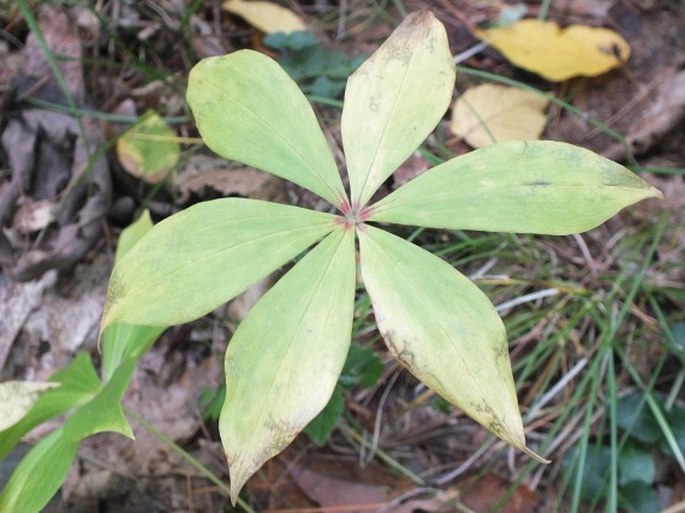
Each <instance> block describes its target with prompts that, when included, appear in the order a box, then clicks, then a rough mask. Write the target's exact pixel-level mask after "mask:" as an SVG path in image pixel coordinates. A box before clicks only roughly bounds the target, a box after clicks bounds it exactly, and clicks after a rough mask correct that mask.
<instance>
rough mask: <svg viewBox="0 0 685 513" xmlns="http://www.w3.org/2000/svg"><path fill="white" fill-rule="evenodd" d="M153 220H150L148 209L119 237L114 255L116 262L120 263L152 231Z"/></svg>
mask: <svg viewBox="0 0 685 513" xmlns="http://www.w3.org/2000/svg"><path fill="white" fill-rule="evenodd" d="M152 226H153V225H152V219H151V218H150V211H149V210H148V209H145V210H143V212H142V213H141V214H140V216H138V219H136V220H135V221H134V222H132V223H131V224H130V225H128V226H127V227H126V228H124V230H123V231H122V232H121V235H119V240H118V241H117V250H116V252H115V253H114V262H115V263H117V262H119V261H120V260H121V259H122V258H124V255H125V254H126V253H128V252H129V251H130V249H131V248H132V247H133V246H135V245H136V243H137V242H138V241H139V240H140V239H142V238H143V236H144V235H145V234H146V233H147V232H149V231H150V230H152Z"/></svg>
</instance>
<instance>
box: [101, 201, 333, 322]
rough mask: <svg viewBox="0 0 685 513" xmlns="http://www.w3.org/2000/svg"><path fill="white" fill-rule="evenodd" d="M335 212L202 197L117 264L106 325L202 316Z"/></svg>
mask: <svg viewBox="0 0 685 513" xmlns="http://www.w3.org/2000/svg"><path fill="white" fill-rule="evenodd" d="M335 219H336V218H335V216H333V215H331V214H325V213H322V212H315V211H313V210H306V209H303V208H298V207H292V206H287V205H279V204H276V203H269V202H264V201H258V200H251V199H243V198H223V199H218V200H212V201H207V202H204V203H198V204H197V205H193V206H192V207H190V208H188V209H186V210H184V211H182V212H179V213H178V214H175V215H173V216H171V217H169V218H167V219H165V220H163V221H161V222H160V223H158V224H157V225H155V226H154V227H153V228H152V230H150V231H149V232H148V234H147V235H145V237H143V239H141V240H140V241H139V242H138V243H137V244H136V245H135V246H134V247H133V248H132V249H131V250H130V251H129V252H128V253H127V254H126V256H125V257H124V258H123V259H122V260H121V262H119V263H117V264H116V266H115V267H114V270H113V271H112V276H111V278H110V282H109V290H108V294H107V302H106V304H105V311H104V314H103V321H102V329H103V330H104V328H105V327H107V326H109V325H110V324H113V323H118V322H122V323H127V324H140V325H146V326H170V325H172V324H179V323H182V322H187V321H191V320H193V319H196V318H198V317H200V316H202V315H204V314H206V313H208V312H211V311H212V310H213V309H215V308H217V307H218V306H220V305H221V304H222V303H224V302H225V301H228V300H229V299H231V298H233V297H235V296H236V295H238V294H240V293H241V292H243V291H244V290H246V289H247V288H248V287H249V286H250V285H252V284H253V283H256V282H257V281H259V280H260V279H261V278H263V277H265V276H267V275H268V274H269V273H270V272H272V271H273V270H275V269H277V268H278V267H279V266H281V265H283V264H284V263H286V262H288V261H289V260H290V259H292V258H294V257H295V256H297V255H298V254H299V253H301V252H302V251H304V250H305V249H307V248H308V247H309V246H311V245H312V244H313V243H314V242H316V241H317V240H319V239H320V238H322V237H323V236H324V235H326V234H327V233H328V232H330V231H331V230H332V229H333V228H334V226H335Z"/></svg>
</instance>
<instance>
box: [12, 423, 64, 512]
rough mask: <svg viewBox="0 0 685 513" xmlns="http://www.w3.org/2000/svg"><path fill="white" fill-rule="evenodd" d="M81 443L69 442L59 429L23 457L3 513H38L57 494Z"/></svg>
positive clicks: (16, 470)
mask: <svg viewBox="0 0 685 513" xmlns="http://www.w3.org/2000/svg"><path fill="white" fill-rule="evenodd" d="M76 449H78V442H70V441H68V440H66V439H65V438H64V436H63V433H62V428H59V429H57V430H55V431H53V432H52V433H50V434H49V435H48V436H47V437H45V438H43V439H42V440H41V441H40V442H38V443H37V444H36V445H35V446H34V447H33V448H32V449H31V450H30V451H29V453H28V454H27V455H26V456H24V458H22V460H21V462H19V465H18V466H17V468H16V469H15V470H14V472H13V473H12V477H10V480H9V481H8V482H7V485H6V486H5V488H3V490H2V494H0V511H1V512H2V513H38V512H39V511H42V509H43V508H44V507H45V505H46V504H47V503H48V502H49V501H50V499H51V498H52V496H53V495H55V493H57V490H59V487H60V486H61V485H62V483H63V482H64V479H65V478H66V476H67V472H69V468H70V467H71V462H72V461H73V459H74V457H75V456H76Z"/></svg>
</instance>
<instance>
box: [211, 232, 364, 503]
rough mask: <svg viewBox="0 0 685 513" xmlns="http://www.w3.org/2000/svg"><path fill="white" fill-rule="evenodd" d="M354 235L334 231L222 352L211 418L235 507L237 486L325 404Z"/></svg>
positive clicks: (337, 353) (343, 327) (343, 339)
mask: <svg viewBox="0 0 685 513" xmlns="http://www.w3.org/2000/svg"><path fill="white" fill-rule="evenodd" d="M354 290H355V255H354V234H353V232H352V230H344V229H342V228H341V229H339V230H336V231H335V232H333V233H331V234H330V235H328V237H326V238H325V239H324V240H323V241H322V242H321V243H320V244H319V245H318V246H316V248H314V249H313V250H312V251H311V252H310V253H308V254H307V255H306V256H305V257H304V258H302V260H300V261H299V262H298V263H297V264H296V265H295V267H293V268H292V269H291V270H290V271H289V272H288V273H287V274H286V275H285V276H283V278H281V279H280V280H279V281H278V282H277V283H276V285H274V286H273V287H272V288H271V289H270V290H269V291H268V292H267V293H266V294H265V295H264V296H263V297H262V299H261V300H260V301H259V302H258V303H257V304H256V305H255V306H254V307H253V308H252V310H251V311H250V313H249V314H248V316H247V317H246V318H245V319H244V320H243V322H242V323H241V324H240V326H239V327H238V329H237V330H236V332H235V334H234V335H233V338H232V339H231V342H230V344H229V345H228V350H227V352H226V402H225V403H224V407H223V409H222V411H221V417H220V419H219V431H220V433H221V440H222V442H223V445H224V450H225V451H226V456H227V458H228V463H229V469H230V475H231V498H232V500H233V502H234V503H235V501H236V498H237V497H238V493H239V492H240V489H241V488H242V486H243V484H245V481H247V479H249V477H250V476H251V475H252V474H254V473H255V472H256V471H257V469H259V467H260V466H261V465H262V464H263V463H264V462H265V461H267V460H268V459H269V458H271V457H273V456H274V455H276V454H278V453H279V452H280V451H281V450H282V449H284V448H285V447H286V446H287V445H288V444H289V443H290V442H291V441H292V440H293V439H294V438H295V436H296V435H297V434H298V433H299V432H300V431H302V429H304V428H305V426H306V425H307V424H308V423H309V422H310V421H311V420H312V419H313V418H314V417H316V416H317V415H318V413H319V412H320V411H321V410H322V409H323V408H324V406H326V403H327V402H328V400H329V399H330V397H331V394H332V393H333V389H334V388H335V385H336V383H337V380H338V376H339V375H340V371H341V370H342V367H343V364H344V363H345V356H346V355H347V351H348V348H349V345H350V336H351V331H352V315H353V309H354Z"/></svg>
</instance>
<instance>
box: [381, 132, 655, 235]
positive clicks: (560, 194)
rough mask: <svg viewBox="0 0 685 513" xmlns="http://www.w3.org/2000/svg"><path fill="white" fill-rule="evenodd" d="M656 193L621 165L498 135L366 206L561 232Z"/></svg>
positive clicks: (391, 216) (437, 221)
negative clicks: (497, 138) (496, 140)
mask: <svg viewBox="0 0 685 513" xmlns="http://www.w3.org/2000/svg"><path fill="white" fill-rule="evenodd" d="M652 197H661V193H660V192H659V191H658V190H656V189H655V188H654V187H652V186H650V185H649V184H647V183H646V182H644V181H643V180H642V179H641V178H640V177H638V176H637V175H635V174H634V173H631V172H630V171H628V170H627V169H626V168H624V167H623V166H621V165H619V164H616V163H615V162H612V161H610V160H608V159H605V158H604V157H600V156H599V155H597V154H595V153H593V152H591V151H588V150H585V149H583V148H578V147H577V146H572V145H570V144H566V143H561V142H552V141H533V142H520V141H514V142H503V143H499V144H495V145H492V146H489V147H487V148H482V149H480V150H476V151H473V152H471V153H467V154H466V155H462V156H460V157H456V158H454V159H452V160H450V161H448V162H445V163H444V164H441V165H439V166H436V167H434V168H433V169H431V170H429V171H427V172H425V173H423V174H422V175H419V176H418V177H417V178H415V179H414V180H412V181H411V182H409V183H408V184H406V185H404V186H402V187H400V188H399V189H397V190H396V191H395V192H393V193H392V194H390V195H389V196H386V197H385V198H383V199H382V200H381V201H379V202H378V203H377V204H376V205H374V206H372V207H371V215H370V217H369V220H370V221H382V222H388V223H399V224H411V225H419V226H428V227H432V228H447V229H464V230H485V231H500V232H518V233H541V234H550V235H565V234H569V233H578V232H583V231H586V230H590V229H591V228H594V227H595V226H597V225H599V224H601V223H603V222H604V221H606V220H607V219H609V218H610V217H612V216H613V215H615V214H616V213H617V212H618V211H619V210H621V209H622V208H624V207H626V206H628V205H630V204H632V203H635V202H637V201H640V200H642V199H645V198H652Z"/></svg>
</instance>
